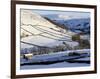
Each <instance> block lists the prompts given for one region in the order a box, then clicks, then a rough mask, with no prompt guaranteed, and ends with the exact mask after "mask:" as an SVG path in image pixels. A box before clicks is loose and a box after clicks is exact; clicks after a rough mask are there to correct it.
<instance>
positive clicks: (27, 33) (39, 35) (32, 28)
mask: <svg viewBox="0 0 100 79" xmlns="http://www.w3.org/2000/svg"><path fill="white" fill-rule="evenodd" d="M74 34H75V33H74V32H71V31H70V30H67V31H66V29H63V28H61V27H59V26H57V25H55V24H53V23H51V22H50V21H48V20H46V19H45V18H43V17H42V16H40V15H39V14H36V13H34V12H32V11H30V10H21V48H30V47H33V45H38V46H41V47H42V46H46V47H52V46H58V45H63V42H66V43H68V44H69V45H70V46H72V47H73V46H76V45H78V43H77V42H75V41H72V39H71V37H72V35H74ZM28 43H31V45H29V44H28ZM73 43H74V45H72V44H73ZM32 44H33V45H32Z"/></svg>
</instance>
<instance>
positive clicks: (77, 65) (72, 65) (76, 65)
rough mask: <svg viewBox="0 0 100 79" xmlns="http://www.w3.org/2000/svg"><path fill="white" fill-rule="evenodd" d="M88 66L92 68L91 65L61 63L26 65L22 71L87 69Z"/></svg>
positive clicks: (22, 67)
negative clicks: (65, 68)
mask: <svg viewBox="0 0 100 79" xmlns="http://www.w3.org/2000/svg"><path fill="white" fill-rule="evenodd" d="M86 66H90V64H86V63H68V62H60V63H55V64H50V65H25V66H21V69H43V68H63V67H86Z"/></svg>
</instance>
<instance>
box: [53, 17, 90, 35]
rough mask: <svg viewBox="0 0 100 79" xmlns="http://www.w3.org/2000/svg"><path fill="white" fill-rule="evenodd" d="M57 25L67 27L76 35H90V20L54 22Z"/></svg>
mask: <svg viewBox="0 0 100 79" xmlns="http://www.w3.org/2000/svg"><path fill="white" fill-rule="evenodd" d="M54 22H55V23H57V24H59V25H62V26H65V27H66V28H67V29H70V30H71V31H73V32H76V33H83V34H90V19H89V18H85V19H83V18H82V19H71V20H54Z"/></svg>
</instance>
